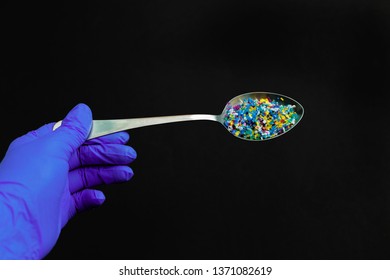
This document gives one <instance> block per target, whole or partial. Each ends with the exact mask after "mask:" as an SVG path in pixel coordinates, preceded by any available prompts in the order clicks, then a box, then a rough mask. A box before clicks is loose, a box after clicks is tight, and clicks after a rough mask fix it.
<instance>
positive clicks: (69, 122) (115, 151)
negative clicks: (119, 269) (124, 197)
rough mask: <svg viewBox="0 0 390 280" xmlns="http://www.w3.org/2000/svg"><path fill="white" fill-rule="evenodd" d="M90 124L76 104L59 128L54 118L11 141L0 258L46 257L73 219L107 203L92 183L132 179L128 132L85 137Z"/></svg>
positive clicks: (1, 197)
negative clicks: (55, 127) (93, 137)
mask: <svg viewBox="0 0 390 280" xmlns="http://www.w3.org/2000/svg"><path fill="white" fill-rule="evenodd" d="M91 124H92V113H91V110H90V108H89V107H88V106H87V105H85V104H78V105H77V106H75V107H74V108H73V109H72V110H71V111H70V112H69V113H68V114H67V116H66V117H65V118H64V119H63V122H62V125H61V126H60V127H59V128H58V129H56V130H55V131H53V130H52V128H53V125H54V123H50V124H47V125H44V126H42V127H40V128H39V129H37V130H35V131H31V132H29V133H27V134H26V135H24V136H22V137H19V138H17V139H15V140H14V141H13V142H12V143H11V145H10V146H9V148H8V151H7V153H6V155H5V157H4V159H3V161H2V162H1V164H0V258H2V259H41V258H43V257H45V256H46V255H47V254H48V253H49V251H50V250H51V249H52V248H53V247H54V245H55V243H56V242H57V239H58V237H59V235H60V232H61V229H62V228H63V227H64V226H65V225H66V223H67V222H68V221H69V219H71V218H72V217H73V216H74V215H75V214H76V213H78V212H81V211H85V210H87V209H90V208H93V207H97V206H99V205H101V204H102V203H103V202H104V200H105V196H104V194H103V193H102V192H101V191H99V190H94V189H91V187H94V186H97V185H101V184H111V183H118V182H123V181H128V180H130V179H131V177H132V176H133V171H132V169H131V168H130V167H129V166H128V164H129V163H131V162H132V161H133V160H134V159H135V158H136V152H135V151H134V149H132V148H131V147H130V146H128V145H126V143H127V142H128V140H129V135H128V134H127V133H126V132H119V133H115V134H111V135H107V136H103V137H100V138H95V139H91V140H88V141H86V139H87V136H88V133H89V131H90V129H91ZM85 141H86V142H85Z"/></svg>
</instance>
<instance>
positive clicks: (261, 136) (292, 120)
mask: <svg viewBox="0 0 390 280" xmlns="http://www.w3.org/2000/svg"><path fill="white" fill-rule="evenodd" d="M303 112H304V109H303V106H302V105H301V104H299V103H298V102H297V101H295V100H294V99H292V98H290V97H287V96H284V95H281V94H277V93H271V92H249V93H245V94H241V95H238V96H236V97H234V98H233V99H231V100H230V101H229V102H228V103H227V104H226V106H225V108H224V109H223V111H222V113H221V114H220V115H205V114H192V115H177V116H162V117H147V118H133V119H111V120H94V121H93V123H92V129H91V132H90V134H89V136H88V139H92V138H96V137H99V136H103V135H107V134H111V133H114V132H118V131H123V130H128V129H132V128H138V127H144V126H151V125H157V124H165V123H173V122H183V121H196V120H209V121H217V122H219V123H221V124H222V125H223V126H224V127H225V128H226V129H227V130H228V131H229V132H230V133H231V134H232V135H234V136H236V137H238V138H240V139H244V140H250V141H263V140H269V139H274V138H275V137H278V136H281V135H283V134H285V133H286V132H287V131H290V130H291V129H292V128H293V127H295V126H296V125H297V124H298V122H299V121H300V120H301V119H302V117H303ZM59 126H61V121H59V122H57V123H56V124H55V125H54V127H53V130H56V129H57V128H58V127H59Z"/></svg>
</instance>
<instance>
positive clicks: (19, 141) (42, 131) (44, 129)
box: [10, 122, 54, 148]
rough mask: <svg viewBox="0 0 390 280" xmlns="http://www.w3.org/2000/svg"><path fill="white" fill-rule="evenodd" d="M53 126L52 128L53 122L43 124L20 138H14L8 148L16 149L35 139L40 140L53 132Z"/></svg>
mask: <svg viewBox="0 0 390 280" xmlns="http://www.w3.org/2000/svg"><path fill="white" fill-rule="evenodd" d="M53 126H54V122H53V123H49V124H45V125H43V126H41V127H40V128H38V129H36V130H32V131H30V132H28V133H27V134H25V135H23V136H20V137H18V138H16V139H15V140H14V141H12V143H11V145H10V147H12V148H15V147H18V146H20V145H23V144H25V143H28V142H30V141H33V140H35V139H37V138H40V137H42V136H44V135H46V134H48V133H51V132H53Z"/></svg>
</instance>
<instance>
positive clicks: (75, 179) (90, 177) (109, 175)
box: [69, 165, 134, 193]
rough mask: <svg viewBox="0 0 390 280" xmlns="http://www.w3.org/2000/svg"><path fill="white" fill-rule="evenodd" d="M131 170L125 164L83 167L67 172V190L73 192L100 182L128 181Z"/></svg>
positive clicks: (100, 183)
mask: <svg viewBox="0 0 390 280" xmlns="http://www.w3.org/2000/svg"><path fill="white" fill-rule="evenodd" d="M133 175H134V173H133V170H132V169H131V168H130V167H129V166H126V165H118V166H103V167H102V166H99V167H84V168H79V169H75V170H73V171H71V172H69V191H70V193H75V192H78V191H80V190H83V189H88V188H91V187H94V186H98V185H102V184H106V185H108V184H113V183H120V182H125V181H129V180H130V179H131V178H132V177H133Z"/></svg>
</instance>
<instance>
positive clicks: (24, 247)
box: [0, 182, 42, 259]
mask: <svg viewBox="0 0 390 280" xmlns="http://www.w3.org/2000/svg"><path fill="white" fill-rule="evenodd" d="M24 189H25V187H24V186H23V185H21V184H18V183H10V182H7V183H0V213H1V215H0V258H1V259H40V258H42V250H41V248H42V246H41V243H42V241H41V234H40V230H39V227H38V226H37V221H36V220H35V218H34V217H35V216H36V215H35V213H34V209H31V207H30V205H34V204H33V202H31V201H26V197H24V196H23V195H22V192H23V190H24Z"/></svg>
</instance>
